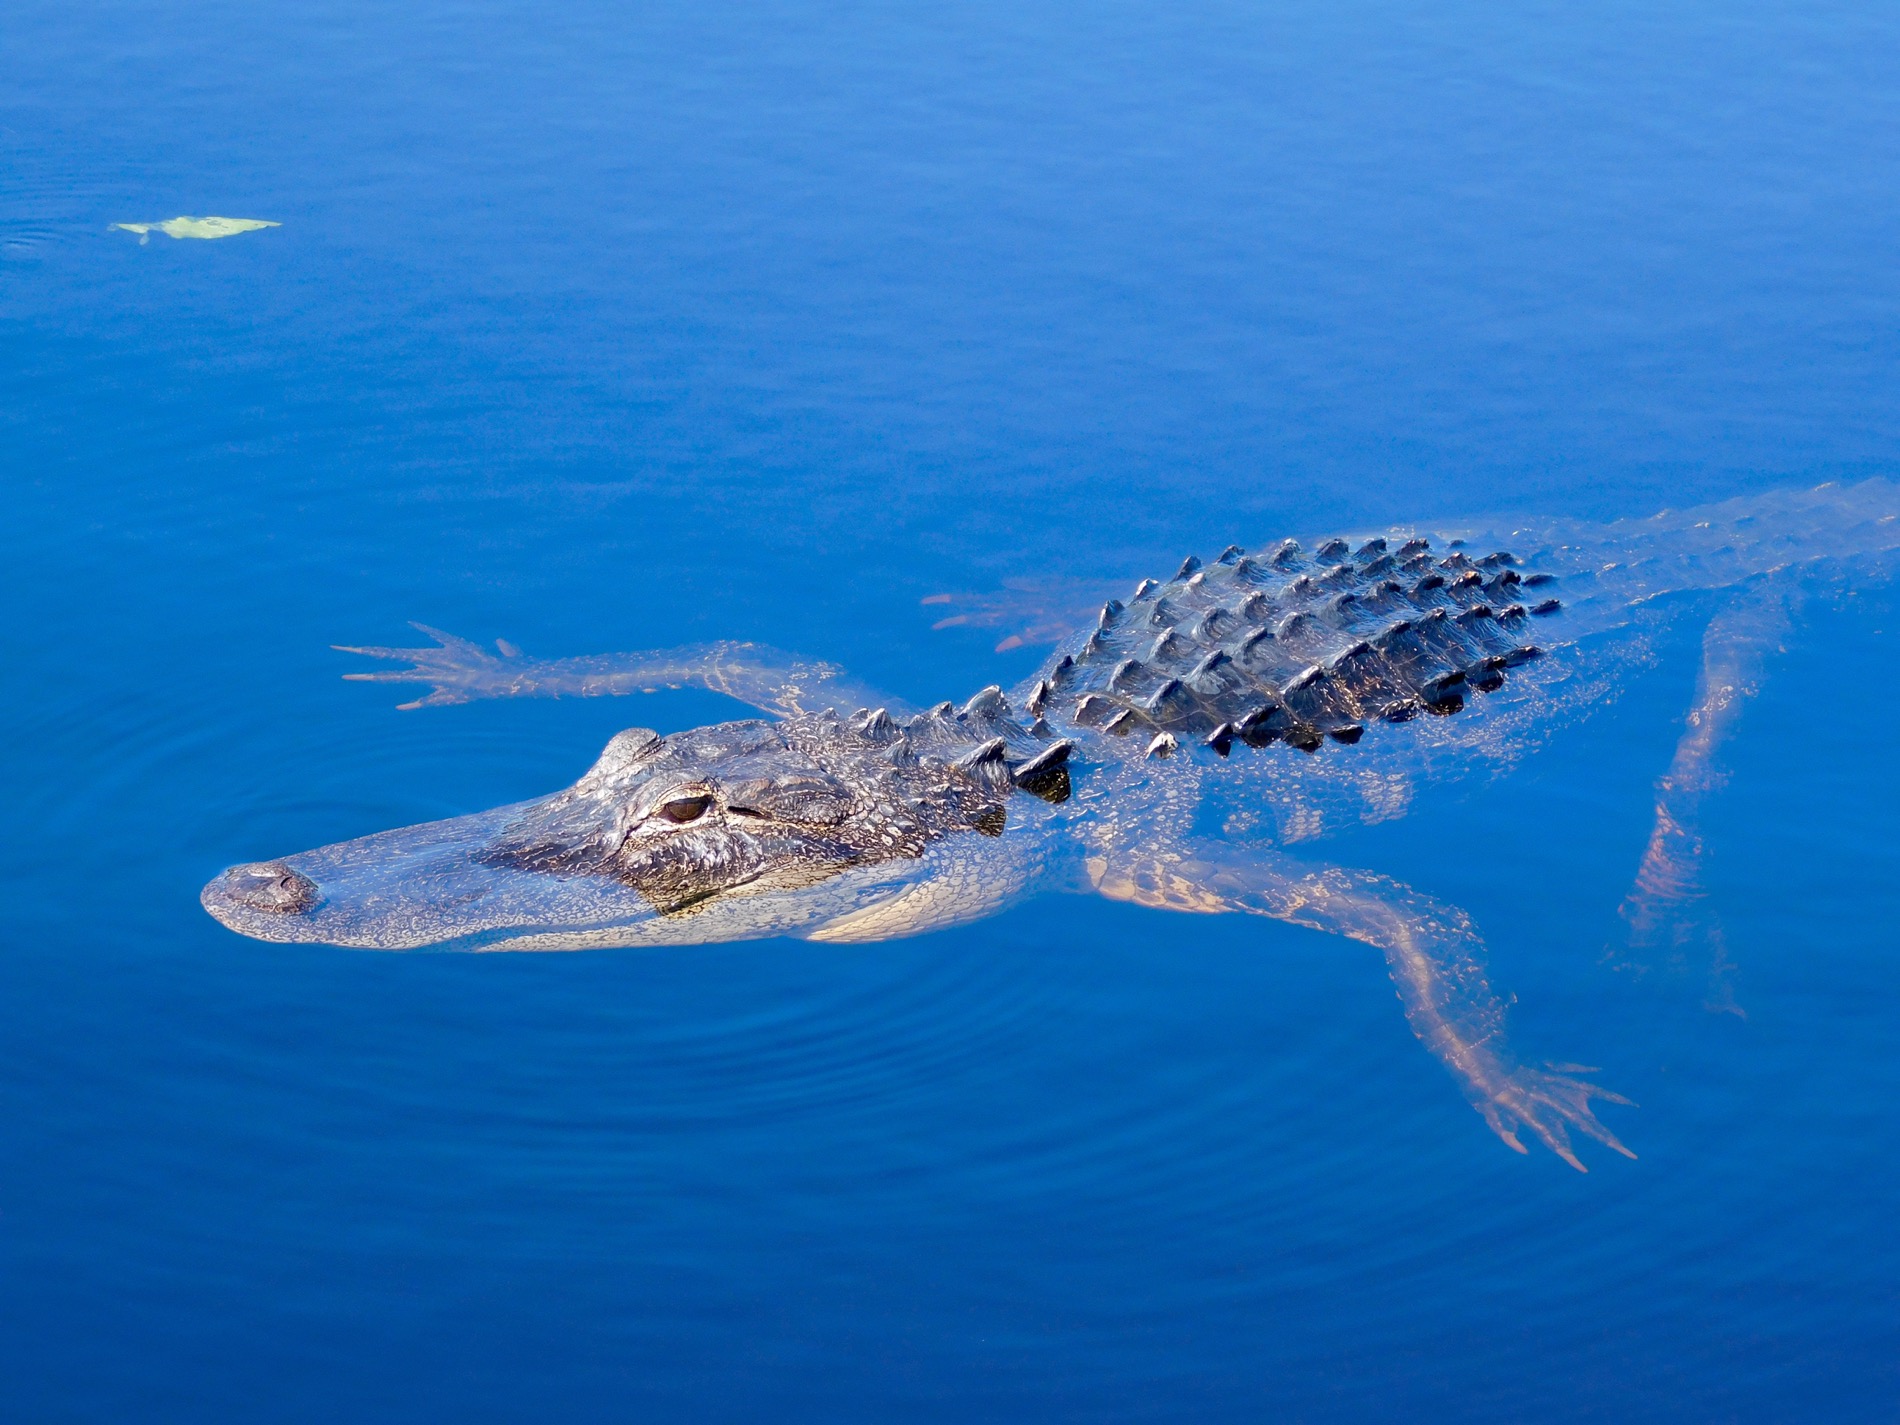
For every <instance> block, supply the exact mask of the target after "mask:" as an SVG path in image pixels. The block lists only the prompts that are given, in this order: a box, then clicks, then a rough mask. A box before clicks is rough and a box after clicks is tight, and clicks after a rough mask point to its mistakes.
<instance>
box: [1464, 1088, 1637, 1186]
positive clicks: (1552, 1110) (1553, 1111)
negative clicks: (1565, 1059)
mask: <svg viewBox="0 0 1900 1425" xmlns="http://www.w3.org/2000/svg"><path fill="white" fill-rule="evenodd" d="M1591 1072H1594V1071H1593V1070H1590V1069H1585V1068H1583V1067H1582V1066H1580V1065H1577V1064H1552V1065H1551V1066H1550V1067H1549V1068H1548V1069H1531V1068H1525V1067H1523V1066H1521V1065H1520V1066H1518V1067H1517V1068H1514V1069H1510V1070H1508V1071H1500V1072H1498V1073H1495V1074H1485V1075H1482V1076H1480V1077H1478V1078H1477V1079H1476V1080H1475V1081H1471V1082H1470V1087H1471V1089H1472V1099H1473V1102H1474V1103H1475V1104H1476V1105H1477V1109H1478V1112H1479V1113H1481V1114H1483V1115H1484V1121H1485V1122H1486V1123H1488V1124H1490V1125H1491V1131H1492V1132H1493V1133H1495V1134H1497V1135H1498V1137H1500V1138H1502V1139H1503V1140H1504V1141H1505V1142H1506V1143H1507V1144H1509V1145H1510V1146H1511V1147H1513V1148H1515V1149H1516V1150H1517V1151H1518V1152H1520V1153H1527V1152H1529V1151H1530V1150H1529V1149H1528V1148H1526V1147H1525V1146H1524V1144H1523V1143H1522V1142H1521V1141H1519V1139H1518V1136H1517V1135H1518V1130H1519V1129H1520V1128H1524V1129H1529V1130H1530V1132H1531V1133H1532V1134H1533V1135H1534V1136H1535V1137H1536V1138H1537V1141H1538V1142H1540V1143H1542V1144H1543V1145H1544V1146H1545V1147H1546V1148H1548V1149H1550V1151H1551V1152H1553V1153H1555V1154H1556V1155H1557V1156H1558V1157H1560V1158H1562V1159H1563V1160H1564V1161H1565V1162H1566V1163H1568V1164H1570V1166H1571V1167H1573V1168H1575V1169H1576V1170H1577V1171H1578V1172H1580V1173H1587V1172H1589V1171H1590V1170H1589V1169H1588V1168H1586V1167H1584V1165H1583V1162H1582V1160H1581V1159H1579V1158H1578V1157H1577V1155H1576V1153H1575V1152H1573V1151H1572V1150H1571V1147H1570V1134H1571V1131H1572V1130H1575V1131H1576V1132H1578V1133H1582V1134H1585V1135H1586V1136H1588V1137H1591V1138H1594V1139H1596V1141H1597V1142H1599V1143H1601V1144H1603V1145H1604V1146H1605V1147H1607V1148H1614V1149H1615V1150H1616V1151H1617V1152H1619V1153H1621V1154H1622V1155H1623V1156H1624V1157H1625V1158H1634V1157H1635V1156H1636V1155H1635V1154H1634V1153H1632V1152H1630V1150H1629V1149H1628V1148H1625V1147H1624V1146H1623V1145H1622V1143H1620V1142H1618V1141H1617V1137H1616V1135H1615V1134H1614V1133H1612V1132H1610V1130H1609V1129H1607V1128H1605V1127H1604V1126H1603V1124H1602V1123H1600V1122H1599V1121H1598V1120H1597V1116H1596V1115H1595V1114H1594V1113H1592V1112H1591V1111H1590V1100H1591V1099H1594V1098H1600V1099H1602V1100H1603V1101H1604V1102H1605V1103H1620V1104H1628V1103H1629V1102H1630V1101H1629V1100H1628V1099H1626V1098H1624V1097H1623V1096H1622V1095H1621V1094H1618V1093H1612V1092H1610V1090H1608V1089H1606V1088H1602V1087H1599V1086H1598V1085H1596V1084H1593V1083H1588V1082H1586V1081H1585V1080H1583V1079H1580V1078H1576V1077H1574V1075H1575V1074H1587V1073H1591Z"/></svg>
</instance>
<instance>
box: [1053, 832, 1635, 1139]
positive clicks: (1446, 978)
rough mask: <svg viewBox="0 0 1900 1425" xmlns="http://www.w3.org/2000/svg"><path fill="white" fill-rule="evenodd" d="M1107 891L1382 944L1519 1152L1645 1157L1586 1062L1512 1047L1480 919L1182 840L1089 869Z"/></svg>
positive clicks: (1402, 986)
mask: <svg viewBox="0 0 1900 1425" xmlns="http://www.w3.org/2000/svg"><path fill="white" fill-rule="evenodd" d="M1089 872H1090V878H1091V880H1092V881H1093V882H1094V883H1095V888H1096V889H1097V890H1099V891H1100V892H1101V893H1102V894H1103V895H1105V896H1109V897H1111V898H1112V899H1116V900H1130V901H1135V902H1137V903H1139V904H1141V905H1148V906H1154V907H1157V908H1159V909H1163V910H1181V911H1200V912H1219V911H1248V912H1251V913H1253V914H1255V915H1267V916H1271V917H1273V918H1274V919H1275V920H1284V921H1288V922H1290V923H1292V924H1294V925H1304V926H1308V927H1311V928H1312V929H1314V930H1324V931H1328V932H1330V933H1332V934H1334V935H1343V936H1346V937H1348V938H1350V939H1353V940H1359V941H1363V942H1364V943H1366V944H1368V945H1375V946H1377V947H1378V948H1379V949H1380V950H1382V951H1384V952H1385V957H1386V964H1387V966H1388V967H1389V968H1390V970H1391V972H1392V982H1393V984H1394V985H1395V986H1396V987H1397V989H1398V993H1399V1000H1400V1002H1401V1003H1402V1004H1403V1005H1404V1006H1405V1015H1406V1018H1407V1019H1408V1020H1409V1021H1410V1022H1411V1025H1412V1030H1413V1032H1414V1033H1415V1034H1417V1035H1418V1037H1419V1039H1420V1040H1421V1041H1422V1042H1423V1043H1424V1045H1425V1047H1426V1048H1428V1049H1430V1050H1431V1051H1432V1053H1434V1054H1436V1055H1437V1056H1438V1058H1439V1059H1440V1061H1442V1062H1443V1063H1444V1065H1445V1067H1446V1068H1448V1069H1450V1070H1451V1072H1452V1075H1453V1077H1455V1078H1456V1079H1457V1080H1458V1082H1459V1084H1460V1085H1462V1086H1463V1088H1464V1090H1465V1093H1466V1095H1467V1096H1468V1097H1469V1098H1470V1099H1471V1102H1472V1106H1473V1107H1475V1108H1476V1109H1477V1110H1478V1112H1479V1113H1480V1114H1482V1115H1483V1116H1484V1121H1485V1122H1486V1123H1487V1124H1489V1125H1490V1127H1491V1131H1492V1132H1494V1133H1496V1134H1497V1135H1498V1137H1500V1138H1502V1139H1503V1140H1504V1141H1505V1142H1506V1143H1508V1144H1509V1145H1510V1146H1511V1147H1513V1148H1515V1149H1516V1150H1517V1151H1518V1152H1520V1153H1522V1152H1525V1151H1527V1150H1526V1149H1525V1147H1524V1144H1523V1143H1522V1142H1521V1141H1520V1140H1519V1138H1518V1132H1519V1130H1520V1129H1528V1130H1529V1131H1530V1132H1531V1134H1532V1135H1534V1136H1535V1137H1536V1138H1537V1139H1538V1141H1540V1142H1541V1143H1543V1144H1544V1146H1545V1147H1547V1148H1549V1149H1550V1151H1551V1152H1553V1153H1555V1154H1556V1155H1557V1156H1558V1157H1560V1158H1562V1159H1563V1160H1564V1161H1565V1162H1566V1163H1568V1164H1570V1166H1571V1167H1573V1168H1575V1169H1577V1171H1579V1172H1584V1171H1587V1170H1586V1169H1585V1168H1584V1166H1583V1163H1582V1162H1581V1161H1580V1160H1579V1159H1578V1157H1577V1155H1576V1153H1575V1152H1574V1151H1573V1150H1572V1149H1571V1146H1570V1134H1571V1133H1572V1132H1573V1131H1574V1132H1578V1133H1583V1134H1585V1135H1587V1136H1589V1137H1591V1138H1594V1139H1596V1140H1597V1141H1598V1142H1599V1143H1603V1144H1606V1145H1608V1146H1609V1147H1611V1148H1614V1149H1615V1150H1616V1151H1617V1152H1619V1153H1622V1154H1623V1155H1624V1156H1626V1157H1634V1156H1635V1154H1633V1153H1631V1152H1630V1151H1629V1149H1627V1148H1625V1147H1624V1146H1623V1145H1622V1144H1621V1143H1619V1142H1618V1141H1617V1140H1616V1136H1615V1135H1614V1134H1613V1133H1611V1132H1610V1130H1609V1129H1607V1128H1605V1127H1604V1126H1603V1125H1602V1124H1601V1123H1599V1122H1598V1121H1597V1119H1596V1116H1595V1115H1594V1114H1593V1113H1592V1112H1591V1111H1590V1100H1592V1099H1593V1098H1600V1099H1606V1100H1608V1101H1609V1102H1611V1103H1628V1102H1629V1100H1628V1099H1625V1098H1621V1097H1619V1096H1618V1095H1616V1094H1613V1093H1611V1092H1609V1091H1608V1090H1607V1089H1602V1088H1598V1087H1597V1086H1596V1085H1595V1084H1591V1083H1586V1082H1584V1081H1583V1080H1582V1079H1579V1078H1576V1077H1573V1073H1587V1072H1589V1071H1588V1070H1581V1069H1578V1068H1577V1066H1575V1065H1558V1064H1553V1065H1549V1066H1547V1067H1546V1068H1544V1069H1534V1068H1530V1067H1528V1066H1527V1065H1524V1064H1520V1063H1518V1062H1517V1061H1516V1060H1515V1059H1514V1058H1513V1057H1512V1056H1511V1052H1510V1049H1509V1047H1508V1046H1507V1045H1506V1043H1505V1040H1504V1006H1503V1005H1502V1004H1501V1003H1499V1001H1498V997H1497V996H1496V995H1495V994H1494V993H1493V992H1492V990H1491V987H1490V985H1489V984H1488V983H1487V982H1486V980H1485V975H1484V943H1483V941H1481V940H1480V939H1479V938H1478V934H1477V932H1476V930H1474V929H1473V928H1472V925H1471V920H1470V917H1468V916H1467V915H1465V913H1464V912H1463V911H1461V910H1458V909H1456V908H1454V907H1452V906H1447V905H1442V904H1440V903H1439V902H1437V901H1434V900H1432V899H1431V898H1430V897H1428V896H1423V895H1420V894H1419V893H1418V892H1417V891H1414V890H1412V889H1411V888H1410V887H1408V886H1404V885H1401V884H1400V883H1399V882H1397V881H1393V880H1389V879H1388V878H1386V877H1384V876H1379V875H1375V874H1372V873H1370V872H1366V871H1353V870H1346V869H1344V868H1340V867H1325V868H1316V867H1313V866H1310V865H1305V864H1302V863H1301V862H1298V861H1295V860H1293V859H1292V858H1290V857H1286V856H1283V855H1281V854H1279V853H1277V852H1253V851H1248V852H1241V851H1238V850H1237V849H1235V848H1233V847H1231V846H1227V845H1224V844H1220V843H1206V842H1198V841H1197V842H1185V841H1184V842H1180V843H1177V844H1174V845H1171V846H1164V847H1161V848H1158V849H1150V850H1147V851H1144V852H1142V853H1139V854H1136V855H1118V854H1116V853H1113V852H1111V853H1109V854H1107V855H1103V856H1099V857H1098V858H1096V859H1094V860H1091V861H1090V862H1089Z"/></svg>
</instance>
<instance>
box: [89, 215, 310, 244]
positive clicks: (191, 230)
mask: <svg viewBox="0 0 1900 1425" xmlns="http://www.w3.org/2000/svg"><path fill="white" fill-rule="evenodd" d="M112 226H113V227H115V228H120V229H122V230H123V231H125V232H128V233H137V234H138V235H139V241H140V242H141V243H144V242H149V241H150V240H151V235H152V234H153V233H163V234H165V236H166V237H171V238H225V237H235V236H236V235H237V234H239V233H251V232H256V231H257V230H258V229H259V228H276V227H282V226H283V224H281V223H269V222H265V221H264V220H263V219H262V218H168V219H166V220H165V221H164V222H162V223H114V224H113V225H112Z"/></svg>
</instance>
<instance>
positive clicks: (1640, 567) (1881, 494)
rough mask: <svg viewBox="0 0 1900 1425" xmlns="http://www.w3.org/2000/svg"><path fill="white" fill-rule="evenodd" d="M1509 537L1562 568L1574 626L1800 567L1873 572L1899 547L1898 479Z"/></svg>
mask: <svg viewBox="0 0 1900 1425" xmlns="http://www.w3.org/2000/svg"><path fill="white" fill-rule="evenodd" d="M1510 544H1511V547H1514V548H1521V549H1522V550H1523V552H1524V555H1525V559H1526V562H1527V563H1528V564H1531V565H1533V566H1535V567H1540V568H1546V569H1551V570H1555V571H1561V573H1562V575H1563V579H1562V583H1563V586H1564V595H1565V602H1566V603H1567V604H1568V605H1569V606H1570V607H1571V609H1572V610H1573V611H1574V612H1575V614H1576V615H1577V619H1576V624H1575V627H1576V628H1577V631H1578V632H1579V633H1581V632H1585V631H1587V628H1588V625H1590V624H1592V623H1595V622H1599V621H1601V622H1605V623H1616V622H1620V618H1619V617H1618V615H1619V614H1620V613H1621V612H1623V611H1626V610H1628V609H1630V608H1631V607H1633V606H1635V605H1639V604H1643V603H1645V602H1647V601H1649V600H1652V599H1657V598H1661V597H1663V596H1666V595H1670V594H1681V593H1690V592H1694V591H1697V590H1717V589H1726V588H1734V587H1737V586H1739V585H1742V584H1745V583H1748V582H1750V581H1752V580H1756V579H1759V578H1762V577H1763V576H1767V575H1772V574H1779V573H1781V572H1783V571H1787V572H1790V573H1797V574H1798V573H1800V572H1801V571H1802V570H1803V568H1804V566H1806V567H1813V568H1815V569H1817V570H1818V569H1821V568H1823V567H1827V566H1835V567H1837V568H1838V570H1839V572H1840V573H1841V574H1843V575H1846V576H1849V577H1852V576H1853V575H1854V574H1855V573H1856V572H1860V571H1865V572H1866V573H1867V574H1869V575H1874V576H1881V575H1883V574H1884V572H1885V571H1886V570H1887V569H1889V568H1890V566H1891V564H1892V562H1893V556H1894V554H1895V552H1896V551H1897V550H1900V484H1896V483H1895V482H1894V481H1892V480H1885V479H1872V480H1865V481H1862V482H1861V483H1859V484H1855V485H1840V484H1826V485H1819V486H1816V487H1815V488H1813V489H1810V490H1777V491H1773V492H1770V493H1768V494H1762V495H1749V496H1744V497H1741V498H1739V499H1733V500H1724V501H1722V502H1720V503H1719V504H1712V505H1701V506H1698V507H1696V508H1693V509H1687V510H1665V511H1663V512H1662V513H1660V514H1657V515H1652V516H1650V517H1648V518H1646V519H1626V520H1618V521H1616V522H1615V523H1614V524H1608V525H1580V524H1579V525H1567V524H1555V523H1553V524H1548V525H1528V526H1523V527H1520V528H1519V529H1517V530H1516V531H1514V532H1513V533H1512V535H1511V536H1510ZM1593 615H1594V617H1593Z"/></svg>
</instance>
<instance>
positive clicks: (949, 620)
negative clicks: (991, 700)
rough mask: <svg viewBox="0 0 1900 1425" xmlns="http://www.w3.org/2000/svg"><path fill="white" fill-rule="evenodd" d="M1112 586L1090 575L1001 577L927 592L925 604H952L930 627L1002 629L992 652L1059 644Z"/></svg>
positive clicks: (1089, 618)
mask: <svg viewBox="0 0 1900 1425" xmlns="http://www.w3.org/2000/svg"><path fill="white" fill-rule="evenodd" d="M1114 592H1115V590H1114V589H1113V588H1111V587H1107V586H1105V585H1103V584H1102V582H1101V581H1100V580H1095V579H1063V578H1054V577H1051V578H1047V579H1036V580H1032V579H1005V580H1003V587H1002V588H1000V589H997V590H994V591H992V592H990V593H987V594H932V595H930V597H928V598H927V599H925V600H924V603H925V604H927V605H941V606H943V607H945V608H948V609H954V610H955V612H953V613H946V614H945V615H944V616H943V617H942V618H940V619H938V620H937V621H936V622H935V623H933V624H932V625H931V627H932V628H1002V629H1005V630H1007V632H1006V633H1005V634H1004V636H1003V639H1002V641H1001V642H1000V643H998V644H997V645H996V651H997V652H998V653H1007V652H1008V651H1009V650H1010V649H1012V648H1036V647H1041V646H1043V645H1046V644H1053V643H1060V642H1061V641H1062V640H1063V639H1065V638H1067V637H1068V636H1069V635H1070V634H1072V633H1074V632H1076V631H1077V630H1078V629H1084V628H1087V627H1088V626H1089V623H1090V622H1091V621H1092V620H1093V619H1094V617H1095V611H1096V610H1097V609H1099V608H1101V606H1102V600H1103V599H1106V598H1107V597H1108V596H1109V595H1110V594H1112V593H1114Z"/></svg>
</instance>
